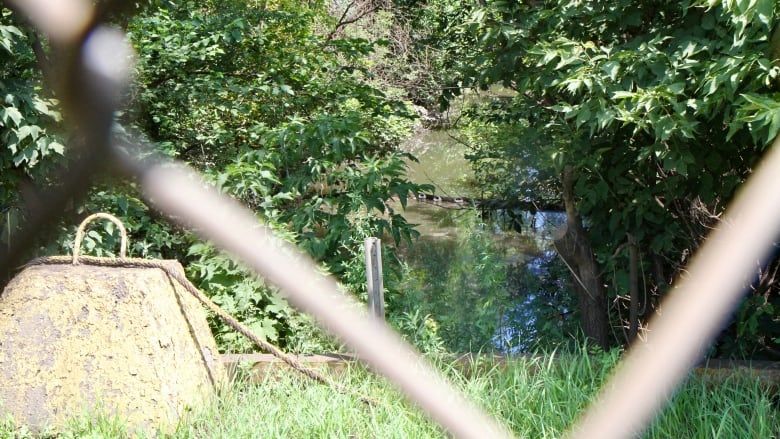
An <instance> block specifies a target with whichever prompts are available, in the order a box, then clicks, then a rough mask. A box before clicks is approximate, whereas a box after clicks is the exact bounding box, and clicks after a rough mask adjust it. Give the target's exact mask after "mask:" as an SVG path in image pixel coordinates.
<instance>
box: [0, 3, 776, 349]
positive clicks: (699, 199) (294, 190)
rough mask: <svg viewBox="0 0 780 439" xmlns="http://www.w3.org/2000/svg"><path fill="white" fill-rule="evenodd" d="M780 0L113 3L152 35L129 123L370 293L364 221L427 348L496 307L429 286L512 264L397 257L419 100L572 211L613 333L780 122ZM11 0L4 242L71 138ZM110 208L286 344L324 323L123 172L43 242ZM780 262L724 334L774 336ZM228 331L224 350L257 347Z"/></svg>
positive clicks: (631, 329) (470, 334) (1, 154)
mask: <svg viewBox="0 0 780 439" xmlns="http://www.w3.org/2000/svg"><path fill="white" fill-rule="evenodd" d="M777 9H778V8H777V6H776V4H775V2H774V1H772V0H754V1H716V0H707V1H704V0H702V1H693V2H691V1H685V2H671V1H662V0H648V1H641V2H628V1H623V0H621V1H595V2H579V1H567V0H558V1H533V2H506V1H488V2H472V1H465V0H428V1H410V0H399V1H394V2H392V3H390V2H379V1H355V2H336V1H334V2H326V1H309V2H296V1H286V0H278V1H264V2H245V1H241V0H210V1H206V2H198V3H194V2H171V1H149V2H146V3H144V4H143V6H139V8H138V10H137V11H135V14H134V15H132V16H130V15H128V16H121V17H116V23H117V25H121V26H123V27H124V28H125V29H126V31H127V32H128V36H129V38H130V40H131V42H132V44H133V45H134V47H135V49H136V51H137V54H138V66H137V72H136V73H137V74H136V80H135V83H134V85H133V87H132V89H131V90H130V92H129V94H128V96H126V100H127V103H128V105H127V107H126V108H127V109H126V111H124V112H123V113H122V114H118V115H117V116H116V122H117V131H118V132H120V133H121V132H124V133H132V134H134V135H139V136H142V137H145V138H147V139H148V140H150V141H151V143H153V144H154V145H156V148H157V152H158V153H159V154H162V155H166V156H170V157H176V158H179V159H181V160H184V161H186V162H187V163H189V164H190V165H192V166H193V167H195V168H197V169H198V170H200V171H202V172H203V173H204V174H205V175H206V176H207V177H208V178H209V179H210V180H211V181H212V182H213V183H214V184H215V185H217V186H218V187H219V188H220V189H221V190H223V191H225V192H227V193H229V194H231V195H232V196H234V197H236V198H237V199H239V200H240V201H242V202H243V203H244V204H246V205H248V206H250V207H251V208H252V209H254V211H255V212H257V215H258V218H260V219H262V220H263V221H265V222H267V223H269V224H271V225H272V227H274V228H275V229H276V230H278V231H279V232H280V233H281V234H282V235H283V236H285V237H286V238H287V239H289V240H290V241H293V242H296V243H297V244H299V245H300V246H301V247H302V248H304V249H305V250H306V251H308V252H309V254H311V255H312V257H314V258H315V259H316V260H318V261H319V262H321V263H322V264H323V266H325V267H326V268H327V269H328V270H329V271H330V272H332V273H333V274H335V275H336V276H338V278H339V279H340V280H341V282H342V283H343V284H344V285H345V287H346V288H347V289H348V290H350V291H352V292H354V293H355V294H358V295H360V294H362V291H363V287H362V284H363V281H362V279H363V266H362V257H361V255H360V252H361V248H362V247H361V242H362V240H363V239H364V238H365V237H367V236H381V237H383V238H385V242H386V247H385V253H386V256H385V259H386V260H387V261H388V267H387V269H388V270H389V271H390V272H391V273H393V275H392V276H389V277H388V288H389V289H390V290H391V291H393V292H394V294H388V298H389V299H388V300H390V301H391V303H389V304H388V305H389V306H390V307H391V308H392V307H395V309H396V310H398V311H399V313H398V314H396V316H397V317H396V318H397V319H398V320H396V321H395V322H394V323H395V324H396V325H397V326H398V327H399V328H402V329H403V330H404V331H405V332H406V333H407V335H409V336H411V337H418V342H420V343H422V344H427V346H426V347H427V348H430V349H439V348H440V347H441V345H440V343H446V347H447V348H448V349H454V350H459V349H466V348H469V347H474V345H475V343H477V344H480V343H483V342H484V340H485V339H486V338H487V339H489V338H490V335H492V333H493V332H492V331H494V329H495V325H497V322H496V318H495V313H493V314H491V313H489V312H486V313H485V315H484V316H483V317H484V318H482V319H477V320H475V322H474V323H475V324H474V326H473V327H469V328H462V327H459V326H458V325H457V323H453V322H448V321H436V320H431V319H429V317H430V316H429V315H428V314H429V313H430V312H432V308H434V307H436V306H443V303H438V304H436V303H433V304H427V305H426V306H429V307H428V308H426V307H425V306H423V305H425V303H424V301H421V300H419V299H420V297H423V296H420V294H424V292H425V291H426V288H429V287H431V286H435V287H438V288H443V289H451V290H453V291H457V294H456V293H453V294H455V295H454V296H453V297H449V298H448V300H450V303H451V301H453V300H458V301H462V302H467V303H472V302H470V301H472V300H474V298H475V297H476V296H473V295H468V294H465V293H467V292H469V291H472V292H473V291H483V293H481V294H482V295H485V296H490V298H491V299H496V300H499V301H506V299H507V297H505V296H502V294H503V293H501V292H499V291H498V290H497V289H496V288H495V286H496V285H501V284H505V283H506V281H507V278H511V277H512V275H513V274H512V273H511V272H510V273H507V272H506V271H502V270H501V269H498V270H497V268H508V266H502V265H500V264H499V263H495V264H494V263H492V262H491V261H487V263H485V264H483V267H484V270H481V271H473V270H472V269H471V268H469V267H465V266H461V267H460V268H459V269H458V270H459V272H453V273H449V274H448V275H447V276H439V277H436V278H435V279H434V278H432V277H426V276H425V275H423V274H420V273H410V272H409V271H408V270H407V271H404V267H403V265H402V264H399V263H398V260H397V258H396V257H395V256H396V255H397V250H398V245H399V244H400V243H402V242H407V243H411V242H413V241H414V238H415V237H416V233H415V231H414V229H413V227H412V226H410V225H409V224H408V223H407V222H406V221H405V219H404V217H403V215H402V212H400V211H397V210H393V209H389V208H388V201H389V200H391V199H393V198H397V199H399V200H400V201H401V203H405V200H406V196H407V194H408V193H409V192H410V191H411V192H413V193H414V192H417V191H420V190H431V188H429V187H421V186H419V185H415V184H412V183H411V182H409V181H408V179H407V178H406V175H405V164H404V163H405V162H404V161H405V160H408V159H411V157H409V156H408V154H405V153H403V152H402V151H401V150H400V149H399V148H398V145H399V144H400V143H401V142H402V141H403V140H404V139H405V138H406V137H407V136H409V135H410V134H411V132H412V130H413V125H414V123H415V119H416V118H417V112H420V113H424V114H426V115H427V117H426V118H424V121H425V122H426V123H429V124H431V125H442V124H449V125H453V126H456V127H458V129H459V130H460V131H459V136H461V140H462V141H463V142H465V143H467V144H468V145H469V147H470V153H469V155H468V157H469V159H470V160H471V161H472V163H473V165H474V167H475V171H476V175H477V184H478V185H480V188H481V191H482V192H483V193H484V194H486V196H489V197H494V198H500V199H502V200H507V201H510V202H511V201H515V202H517V203H526V204H527V203H537V205H540V206H541V205H544V206H547V205H550V204H558V205H560V207H561V208H562V209H565V210H566V212H567V215H568V220H567V224H566V226H565V227H564V228H563V229H562V230H561V232H560V234H559V235H558V236H557V239H556V246H557V249H558V251H559V253H560V255H561V256H562V257H563V259H565V260H566V262H567V264H568V265H569V266H571V267H572V269H573V270H574V271H575V272H576V274H577V279H578V281H577V282H574V283H573V285H574V286H575V288H577V290H578V293H577V299H578V306H577V314H578V315H579V316H580V317H581V321H582V324H581V326H582V330H583V331H584V333H585V335H586V336H588V337H589V338H590V339H591V340H593V341H594V342H595V343H597V344H599V345H601V346H603V347H605V348H606V347H609V346H614V345H619V344H624V343H626V342H628V341H629V340H631V339H632V338H634V337H635V336H636V334H637V333H638V332H639V330H640V327H641V325H642V324H643V323H644V322H645V321H646V320H647V319H648V318H649V317H650V316H651V315H652V314H653V313H654V312H655V308H656V305H657V304H658V303H659V301H660V299H661V298H662V297H663V295H664V294H665V293H666V292H667V291H668V289H669V288H670V287H669V286H670V285H671V283H672V281H673V280H674V279H675V278H676V277H678V276H679V275H680V273H681V272H682V270H683V267H684V266H685V264H686V263H687V261H688V258H689V257H690V256H691V255H692V254H693V253H694V252H695V251H696V248H697V247H698V246H699V245H700V243H701V242H702V240H703V239H704V236H705V234H706V232H707V230H709V228H711V227H713V226H715V225H716V224H717V220H718V218H719V216H720V215H721V213H722V212H723V210H724V207H725V206H726V205H727V203H728V202H729V200H730V199H731V198H732V196H733V194H734V192H735V190H736V189H737V188H738V187H739V185H740V183H742V182H743V181H744V180H745V178H746V177H748V176H749V175H750V172H751V169H752V168H753V166H754V165H755V164H756V163H757V162H758V161H759V160H760V157H761V154H762V152H763V151H764V149H765V148H766V147H767V146H768V145H769V144H770V142H771V141H772V139H774V138H775V136H776V135H777V133H778V131H779V130H780V95H778V92H777V85H778V74H780V66H778V62H777V61H778V60H777V54H778V51H780V46H778V44H780V42H779V41H780V32H775V33H774V34H773V31H775V28H776V27H777V15H778V10H777ZM0 11H2V12H1V14H2V16H1V17H0V61H1V62H0V72H1V73H2V75H0V78H2V79H0V91H1V92H2V96H3V102H2V103H0V142H2V145H3V147H2V148H0V170H1V171H2V172H0V188H1V189H2V190H0V213H2V219H0V225H2V231H1V232H0V244H5V243H8V242H10V241H11V240H13V239H14V232H15V230H17V227H18V224H20V223H23V222H24V219H25V217H26V215H27V214H28V212H26V211H25V210H24V208H23V207H22V206H24V205H25V204H24V203H27V205H28V206H29V205H33V204H34V203H35V202H36V199H37V198H36V197H37V196H36V194H37V192H38V191H40V190H41V189H43V188H46V187H47V186H49V185H52V184H54V183H55V182H52V181H48V180H47V178H48V177H47V176H48V175H49V173H48V171H49V170H50V169H52V168H55V167H59V166H62V163H63V161H62V157H63V155H65V154H68V149H67V148H66V147H65V146H63V145H67V142H66V140H65V139H64V137H63V136H65V135H66V133H65V131H64V127H63V126H62V123H61V117H60V115H59V113H58V108H57V101H56V96H52V95H50V93H49V92H47V91H46V88H44V87H43V84H44V79H45V78H46V77H47V76H50V75H51V74H52V72H49V71H47V66H48V65H49V62H48V60H47V58H48V57H50V56H52V54H51V53H50V52H49V51H48V47H47V42H46V41H45V39H44V38H43V37H41V36H40V35H38V34H37V33H36V32H35V31H34V30H32V29H30V28H29V27H27V26H26V25H25V24H24V23H23V22H22V21H20V19H19V18H18V17H17V16H16V15H14V14H13V13H11V12H10V11H9V10H6V9H0ZM496 86H500V87H502V88H503V91H502V92H501V93H499V94H498V95H496V96H494V97H491V98H487V99H484V98H483V99H473V100H468V101H464V102H463V103H462V104H461V107H459V111H458V113H457V115H458V118H457V119H451V120H445V119H444V118H442V117H439V114H440V112H441V111H443V110H444V109H446V108H447V107H448V106H451V103H452V102H453V99H454V98H456V97H458V96H474V95H476V94H479V93H482V91H483V90H486V89H489V88H491V87H496ZM415 110H416V111H415ZM99 210H108V211H112V212H115V213H117V214H119V215H120V216H121V217H122V219H123V220H124V221H125V222H126V224H127V225H128V227H129V229H130V231H131V235H132V238H133V243H132V248H131V251H130V253H131V255H132V256H139V257H164V258H175V259H178V260H180V261H182V262H183V263H184V265H185V268H186V270H187V273H188V275H189V276H190V278H192V279H193V280H194V281H195V283H196V284H197V285H198V286H199V287H201V288H202V289H203V290H205V291H206V292H207V293H208V294H209V295H211V297H213V298H214V300H215V301H216V302H217V303H219V304H220V305H222V306H223V307H225V309H227V310H228V311H229V312H231V313H234V314H235V315H237V316H238V317H239V318H240V319H242V320H244V321H245V322H246V323H247V324H248V325H249V326H250V327H252V328H253V329H255V330H256V331H257V332H258V333H259V334H261V335H262V336H264V337H266V338H267V339H269V340H271V341H274V342H276V343H280V344H282V345H284V346H286V347H287V348H289V349H295V350H311V349H321V348H323V347H325V346H327V344H328V343H330V342H329V341H327V340H326V339H324V338H322V336H321V335H319V332H318V331H317V330H316V329H314V327H313V325H312V324H311V323H310V322H309V321H308V319H307V318H306V317H304V316H301V315H299V314H298V313H296V312H295V311H294V310H292V309H291V308H290V307H289V306H288V305H287V304H286V302H284V300H282V299H281V298H280V297H279V296H278V295H277V294H276V293H275V292H273V291H272V290H270V289H269V288H267V287H266V286H265V285H263V283H262V281H260V280H257V279H256V278H254V277H252V276H248V275H247V272H246V271H245V270H244V269H243V268H242V267H240V266H237V265H236V264H235V263H234V262H232V261H231V260H230V259H229V258H227V257H226V256H224V255H221V254H220V253H218V252H217V251H215V250H214V248H213V247H211V246H210V245H209V244H208V243H203V242H200V241H198V240H196V239H195V238H194V237H192V236H191V235H189V234H187V233H186V232H184V231H182V230H178V229H176V228H174V227H172V226H170V225H168V224H167V223H166V222H165V221H164V218H160V217H158V216H157V214H155V213H154V212H153V211H151V210H150V209H149V208H148V207H147V206H146V204H144V202H143V201H142V200H141V197H140V195H139V194H138V193H137V191H136V189H135V187H134V185H133V184H132V183H127V182H122V183H118V182H115V181H101V182H97V184H96V185H95V187H94V189H93V190H92V191H91V193H90V196H89V197H88V199H87V201H86V202H85V203H83V204H80V205H74V206H72V208H71V209H70V210H69V211H68V212H65V219H64V220H63V223H62V226H60V228H59V230H58V231H57V236H41V240H40V247H41V248H40V249H39V250H38V251H37V253H63V252H66V251H69V242H70V235H71V234H72V231H73V224H75V223H76V222H77V218H79V217H81V216H83V214H84V213H86V212H94V211H99ZM106 232H111V230H110V227H109V229H108V230H106ZM475 233H476V232H475ZM115 239H116V238H115V236H114V235H110V234H109V235H104V234H99V233H91V234H90V235H89V236H88V238H87V241H86V243H85V245H86V247H87V250H88V251H92V252H95V253H98V254H100V253H101V252H104V251H106V250H105V249H110V248H112V244H113V241H114V240H115ZM478 242H479V239H478V238H476V239H475V238H474V237H473V235H472V238H471V241H468V240H464V241H462V242H461V243H460V245H461V246H463V247H464V248H470V251H471V254H472V255H474V257H473V258H472V259H478V258H479V257H482V256H485V255H486V254H487V253H488V252H487V250H486V249H485V248H484V247H478V246H477V243H478ZM51 243H57V244H56V245H52V244H51ZM99 244H101V245H99ZM469 246H471V247H469ZM2 247H3V248H4V247H5V245H2ZM462 262H463V261H460V262H458V261H455V262H454V263H455V264H456V265H455V267H456V268H457V264H458V263H462ZM779 267H780V263H778V261H777V260H775V261H772V262H771V263H769V264H765V265H763V266H757V267H756V278H755V279H746V280H745V284H746V288H747V289H748V291H749V292H748V298H747V300H746V301H745V302H744V303H743V305H742V307H741V308H740V309H739V310H738V312H737V313H736V319H735V322H734V324H733V325H731V326H730V327H729V328H728V329H727V332H726V334H725V336H724V337H722V339H721V341H720V342H719V343H718V345H717V347H716V350H715V351H714V352H713V353H716V354H721V355H734V356H751V355H753V356H763V357H776V356H778V355H780V321H779V320H778V317H777V311H776V308H777V307H778V306H779V305H780V304H779V303H778V301H779V300H780V296H779V295H778V287H777V285H776V283H777V282H776V279H775V275H776V273H777V270H778V268H779ZM9 274H10V273H2V276H3V277H4V278H7V276H8V275H9ZM469 275H470V276H469ZM415 282H417V283H418V285H417V286H415ZM0 283H4V281H3V282H0ZM458 294H462V295H461V296H458ZM477 296H479V295H477ZM548 297H550V298H556V296H555V295H554V294H551V295H549V296H548ZM558 299H560V300H567V299H565V298H560V297H558ZM568 300H570V299H568ZM415 303H418V304H422V305H421V307H420V308H419V309H413V308H414V307H413V304H415ZM480 303H481V305H484V302H480ZM469 306H472V305H469ZM542 308H544V306H542ZM546 309H547V312H549V313H552V312H554V311H551V310H554V309H555V308H554V307H547V308H546ZM215 325H216V323H215ZM491 325H493V326H491ZM215 331H216V335H217V337H218V339H219V341H220V342H221V343H222V345H223V346H224V347H225V348H226V349H229V350H241V349H246V348H248V346H247V345H246V344H245V342H243V341H241V340H240V339H239V338H237V337H236V336H235V335H233V334H232V333H231V332H229V331H226V330H225V329H224V328H222V327H221V326H219V325H217V326H215ZM458 331H461V332H458ZM462 331H465V332H462ZM486 334H487V335H486ZM440 335H441V337H440ZM475 340H481V341H479V342H477V341H475Z"/></svg>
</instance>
